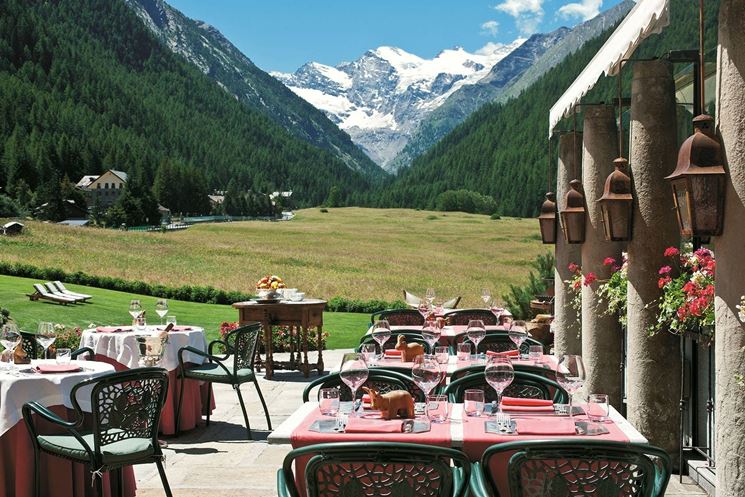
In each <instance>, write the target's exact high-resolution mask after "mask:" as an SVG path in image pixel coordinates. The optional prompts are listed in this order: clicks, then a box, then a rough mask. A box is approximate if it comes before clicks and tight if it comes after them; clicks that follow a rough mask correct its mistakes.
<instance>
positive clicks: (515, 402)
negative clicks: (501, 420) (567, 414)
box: [502, 396, 554, 407]
mask: <svg viewBox="0 0 745 497" xmlns="http://www.w3.org/2000/svg"><path fill="white" fill-rule="evenodd" d="M502 405H505V406H533V407H536V406H552V407H553V405H554V402H553V401H552V400H544V399H521V398H517V397H506V396H505V397H502Z"/></svg>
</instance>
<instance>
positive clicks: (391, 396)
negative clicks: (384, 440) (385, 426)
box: [362, 387, 414, 419]
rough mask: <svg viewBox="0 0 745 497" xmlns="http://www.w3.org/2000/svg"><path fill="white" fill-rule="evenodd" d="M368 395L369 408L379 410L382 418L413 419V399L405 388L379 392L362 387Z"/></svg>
mask: <svg viewBox="0 0 745 497" xmlns="http://www.w3.org/2000/svg"><path fill="white" fill-rule="evenodd" d="M362 390H364V391H365V392H366V393H367V395H369V396H370V408H371V409H373V410H376V411H380V416H381V417H382V418H383V419H393V418H403V419H414V399H413V398H412V397H411V394H410V393H409V392H407V391H406V390H393V391H392V392H388V393H384V394H382V395H381V394H379V393H378V391H377V390H375V389H372V388H367V387H362Z"/></svg>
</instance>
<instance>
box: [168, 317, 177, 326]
mask: <svg viewBox="0 0 745 497" xmlns="http://www.w3.org/2000/svg"><path fill="white" fill-rule="evenodd" d="M171 323H173V326H176V316H168V317H166V326H168V325H169V324H171Z"/></svg>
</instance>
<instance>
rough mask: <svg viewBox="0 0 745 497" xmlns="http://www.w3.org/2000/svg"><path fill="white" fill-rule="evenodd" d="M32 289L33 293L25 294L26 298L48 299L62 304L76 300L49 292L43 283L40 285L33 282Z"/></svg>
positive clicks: (72, 302)
mask: <svg viewBox="0 0 745 497" xmlns="http://www.w3.org/2000/svg"><path fill="white" fill-rule="evenodd" d="M34 290H36V292H35V293H31V294H27V295H28V298H30V299H31V300H39V299H42V300H49V301H51V302H57V303H58V304H62V305H67V304H74V303H75V302H77V301H76V300H75V299H73V298H72V297H65V296H59V295H55V294H53V293H49V290H47V289H46V288H45V287H44V285H41V284H39V283H34Z"/></svg>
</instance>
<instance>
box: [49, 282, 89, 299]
mask: <svg viewBox="0 0 745 497" xmlns="http://www.w3.org/2000/svg"><path fill="white" fill-rule="evenodd" d="M47 286H48V287H49V286H53V287H55V288H56V289H57V290H58V291H59V292H61V293H62V294H64V295H67V296H69V297H75V298H79V299H80V300H83V301H86V300H88V299H92V298H93V295H88V294H87V293H78V292H73V291H72V290H68V289H67V288H65V285H63V284H62V282H61V281H52V282H49V283H47Z"/></svg>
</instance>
